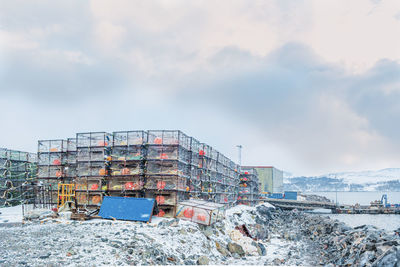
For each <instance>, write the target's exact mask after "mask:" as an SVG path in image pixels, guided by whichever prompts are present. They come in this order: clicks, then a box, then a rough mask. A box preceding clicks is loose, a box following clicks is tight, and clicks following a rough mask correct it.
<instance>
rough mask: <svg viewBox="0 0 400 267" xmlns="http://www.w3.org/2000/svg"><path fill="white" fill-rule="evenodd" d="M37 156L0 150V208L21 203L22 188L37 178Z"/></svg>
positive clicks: (4, 149)
mask: <svg viewBox="0 0 400 267" xmlns="http://www.w3.org/2000/svg"><path fill="white" fill-rule="evenodd" d="M36 172H37V158H36V154H33V153H28V152H22V151H16V150H10V149H6V148H0V207H3V206H13V205H18V204H20V203H21V193H22V186H23V185H25V184H27V183H30V182H31V181H33V179H34V178H35V177H36Z"/></svg>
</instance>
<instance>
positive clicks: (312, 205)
mask: <svg viewBox="0 0 400 267" xmlns="http://www.w3.org/2000/svg"><path fill="white" fill-rule="evenodd" d="M262 201H264V202H268V203H270V204H271V205H274V206H275V207H277V208H281V209H286V210H293V209H298V210H315V209H330V210H332V212H333V210H336V208H337V206H336V204H334V203H331V202H316V201H299V200H292V199H274V198H266V199H262Z"/></svg>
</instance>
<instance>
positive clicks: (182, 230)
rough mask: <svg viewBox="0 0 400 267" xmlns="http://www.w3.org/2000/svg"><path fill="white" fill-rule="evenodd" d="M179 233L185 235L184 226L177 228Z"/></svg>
mask: <svg viewBox="0 0 400 267" xmlns="http://www.w3.org/2000/svg"><path fill="white" fill-rule="evenodd" d="M179 233H180V234H181V235H187V232H186V230H185V228H182V229H179Z"/></svg>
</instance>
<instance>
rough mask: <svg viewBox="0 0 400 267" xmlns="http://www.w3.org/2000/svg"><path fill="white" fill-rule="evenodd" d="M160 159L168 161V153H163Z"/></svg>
mask: <svg viewBox="0 0 400 267" xmlns="http://www.w3.org/2000/svg"><path fill="white" fill-rule="evenodd" d="M160 158H161V159H168V155H167V153H161V156H160Z"/></svg>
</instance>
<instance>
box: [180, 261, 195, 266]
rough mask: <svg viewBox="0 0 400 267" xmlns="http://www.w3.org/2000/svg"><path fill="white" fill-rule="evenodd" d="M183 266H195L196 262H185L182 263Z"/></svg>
mask: <svg viewBox="0 0 400 267" xmlns="http://www.w3.org/2000/svg"><path fill="white" fill-rule="evenodd" d="M183 263H184V264H185V265H196V262H194V261H192V260H185V261H184V262H183Z"/></svg>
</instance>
